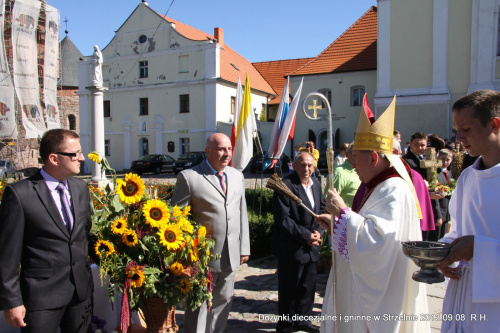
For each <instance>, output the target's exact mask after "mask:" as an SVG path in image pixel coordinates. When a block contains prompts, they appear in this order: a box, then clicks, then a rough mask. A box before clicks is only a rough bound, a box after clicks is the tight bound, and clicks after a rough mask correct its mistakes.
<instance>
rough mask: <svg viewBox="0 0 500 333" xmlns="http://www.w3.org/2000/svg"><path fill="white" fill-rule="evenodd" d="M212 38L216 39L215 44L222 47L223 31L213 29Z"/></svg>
mask: <svg viewBox="0 0 500 333" xmlns="http://www.w3.org/2000/svg"><path fill="white" fill-rule="evenodd" d="M214 37H215V39H217V43H219V44H220V45H224V29H222V28H214Z"/></svg>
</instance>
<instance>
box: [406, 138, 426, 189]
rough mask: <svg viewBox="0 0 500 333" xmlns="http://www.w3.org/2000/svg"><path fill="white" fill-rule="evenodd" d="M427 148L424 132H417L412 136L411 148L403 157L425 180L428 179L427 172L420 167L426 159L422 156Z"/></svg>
mask: <svg viewBox="0 0 500 333" xmlns="http://www.w3.org/2000/svg"><path fill="white" fill-rule="evenodd" d="M426 148H427V135H426V134H425V133H423V132H415V133H413V135H412V136H411V140H410V148H409V149H408V152H407V153H406V154H405V155H404V156H403V159H404V160H405V161H406V163H408V165H409V166H410V168H412V169H413V170H415V171H416V172H418V173H419V174H420V176H422V178H423V179H427V171H426V169H424V168H421V167H420V161H421V160H422V159H423V158H424V157H423V155H422V154H423V153H424V152H425V149H426ZM427 180H429V179H427Z"/></svg>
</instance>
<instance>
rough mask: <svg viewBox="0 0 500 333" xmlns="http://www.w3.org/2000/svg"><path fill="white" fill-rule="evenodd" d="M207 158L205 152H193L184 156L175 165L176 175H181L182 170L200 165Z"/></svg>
mask: <svg viewBox="0 0 500 333" xmlns="http://www.w3.org/2000/svg"><path fill="white" fill-rule="evenodd" d="M206 157H207V155H206V154H205V152H204V151H192V152H189V153H185V154H182V155H181V156H180V157H179V158H178V159H177V160H175V163H174V165H173V169H174V172H175V173H179V172H181V171H182V170H185V169H190V168H192V167H194V166H195V165H198V164H200V163H201V162H203V160H204V159H205V158H206Z"/></svg>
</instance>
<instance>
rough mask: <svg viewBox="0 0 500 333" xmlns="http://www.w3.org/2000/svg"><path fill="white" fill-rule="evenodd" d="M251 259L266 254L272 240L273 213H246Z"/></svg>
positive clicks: (268, 252)
mask: <svg viewBox="0 0 500 333" xmlns="http://www.w3.org/2000/svg"><path fill="white" fill-rule="evenodd" d="M248 222H249V229H250V251H251V255H252V259H255V258H260V257H264V256H268V255H269V254H270V253H271V245H272V242H273V236H272V230H273V226H274V220H273V214H272V213H266V214H265V215H264V214H263V215H253V214H249V215H248Z"/></svg>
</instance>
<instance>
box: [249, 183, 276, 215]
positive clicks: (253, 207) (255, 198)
mask: <svg viewBox="0 0 500 333" xmlns="http://www.w3.org/2000/svg"><path fill="white" fill-rule="evenodd" d="M273 196H274V191H271V190H268V189H262V190H261V188H260V187H257V189H255V190H254V189H250V188H247V189H246V190H245V197H246V199H247V207H248V214H249V215H250V214H251V213H254V214H260V213H261V212H262V215H263V216H265V215H266V213H271V214H272V213H273ZM261 203H262V211H261Z"/></svg>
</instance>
